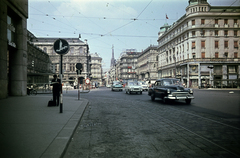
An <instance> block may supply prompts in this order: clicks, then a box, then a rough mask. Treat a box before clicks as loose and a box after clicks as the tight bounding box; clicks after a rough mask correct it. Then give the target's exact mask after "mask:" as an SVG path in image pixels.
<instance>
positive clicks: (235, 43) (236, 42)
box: [234, 41, 238, 49]
mask: <svg viewBox="0 0 240 158" xmlns="http://www.w3.org/2000/svg"><path fill="white" fill-rule="evenodd" d="M234 48H237V49H238V41H234Z"/></svg>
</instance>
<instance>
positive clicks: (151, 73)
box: [136, 45, 158, 82]
mask: <svg viewBox="0 0 240 158" xmlns="http://www.w3.org/2000/svg"><path fill="white" fill-rule="evenodd" d="M157 60H158V52H157V46H153V45H150V46H149V47H148V48H146V49H145V50H144V51H143V52H142V53H141V54H140V55H139V56H138V59H137V61H138V62H137V68H136V69H137V75H138V80H141V81H148V82H154V81H156V80H157V77H158V76H157V65H158V61H157Z"/></svg>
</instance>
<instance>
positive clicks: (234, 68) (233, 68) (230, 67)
mask: <svg viewBox="0 0 240 158" xmlns="http://www.w3.org/2000/svg"><path fill="white" fill-rule="evenodd" d="M228 73H237V67H236V66H235V65H231V66H230V65H229V66H228Z"/></svg>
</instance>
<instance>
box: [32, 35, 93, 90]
mask: <svg viewBox="0 0 240 158" xmlns="http://www.w3.org/2000/svg"><path fill="white" fill-rule="evenodd" d="M57 39H58V38H36V39H33V43H34V45H35V46H37V47H39V48H40V49H42V50H43V51H45V52H46V53H47V54H48V55H49V56H50V59H51V61H52V64H53V72H54V73H56V74H58V73H59V71H60V70H59V63H60V55H58V54H57V53H55V51H54V48H53V44H54V42H55V41H56V40H57ZM65 40H66V41H67V42H68V43H69V46H70V50H69V52H68V53H67V54H65V55H64V56H63V61H62V62H63V66H62V68H63V83H67V82H69V83H70V84H71V85H72V86H75V85H77V82H78V77H83V78H85V79H86V78H90V77H91V76H90V75H91V67H90V66H91V65H90V64H91V56H90V54H89V46H88V43H87V40H85V42H83V41H81V40H79V39H78V38H65ZM77 63H81V64H82V67H83V68H82V73H81V75H77V72H76V64H77Z"/></svg>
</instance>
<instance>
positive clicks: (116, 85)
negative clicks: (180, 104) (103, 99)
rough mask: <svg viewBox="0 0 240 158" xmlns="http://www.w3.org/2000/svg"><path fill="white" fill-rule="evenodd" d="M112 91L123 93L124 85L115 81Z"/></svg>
mask: <svg viewBox="0 0 240 158" xmlns="http://www.w3.org/2000/svg"><path fill="white" fill-rule="evenodd" d="M111 88H112V91H115V90H117V91H122V90H123V86H122V83H121V82H120V81H113V83H112V87H111Z"/></svg>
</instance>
